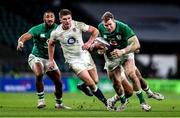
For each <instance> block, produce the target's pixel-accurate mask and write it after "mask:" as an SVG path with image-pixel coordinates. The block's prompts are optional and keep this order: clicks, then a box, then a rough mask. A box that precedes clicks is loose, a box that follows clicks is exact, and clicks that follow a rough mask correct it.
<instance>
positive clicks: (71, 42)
mask: <svg viewBox="0 0 180 118" xmlns="http://www.w3.org/2000/svg"><path fill="white" fill-rule="evenodd" d="M75 42H76V39H75V38H74V37H70V38H69V39H68V44H74V43H75Z"/></svg>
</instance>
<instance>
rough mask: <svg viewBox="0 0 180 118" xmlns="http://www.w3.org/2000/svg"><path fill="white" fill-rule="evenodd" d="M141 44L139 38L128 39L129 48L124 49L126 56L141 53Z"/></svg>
mask: <svg viewBox="0 0 180 118" xmlns="http://www.w3.org/2000/svg"><path fill="white" fill-rule="evenodd" d="M139 49H140V43H139V40H138V38H137V36H133V37H131V38H129V39H128V46H127V47H126V48H124V49H123V51H124V54H128V53H131V52H136V51H139Z"/></svg>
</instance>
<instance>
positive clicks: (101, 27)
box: [98, 23, 103, 37]
mask: <svg viewBox="0 0 180 118" xmlns="http://www.w3.org/2000/svg"><path fill="white" fill-rule="evenodd" d="M98 30H99V36H101V37H103V32H102V31H103V24H102V23H100V24H99V25H98Z"/></svg>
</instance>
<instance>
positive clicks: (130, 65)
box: [123, 59, 135, 74]
mask: <svg viewBox="0 0 180 118" xmlns="http://www.w3.org/2000/svg"><path fill="white" fill-rule="evenodd" d="M123 68H124V70H125V72H126V73H127V74H129V73H131V72H133V73H135V62H134V59H126V60H125V61H124V64H123Z"/></svg>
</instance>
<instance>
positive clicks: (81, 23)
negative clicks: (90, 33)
mask: <svg viewBox="0 0 180 118" xmlns="http://www.w3.org/2000/svg"><path fill="white" fill-rule="evenodd" d="M72 23H73V24H74V25H75V26H76V27H82V26H83V25H86V24H85V23H84V22H82V21H75V20H73V21H72Z"/></svg>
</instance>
